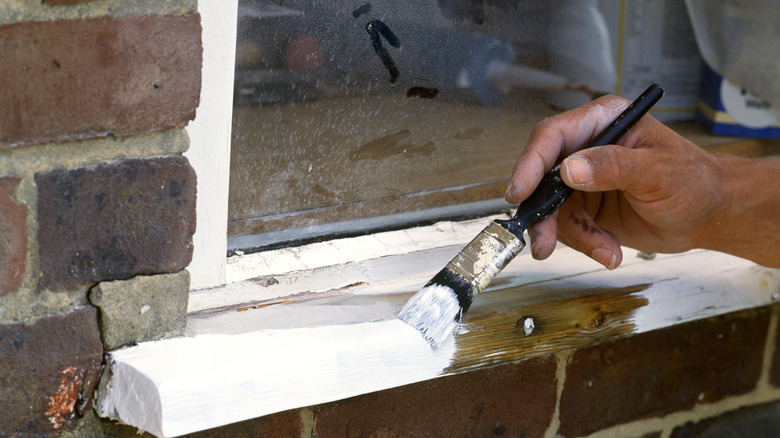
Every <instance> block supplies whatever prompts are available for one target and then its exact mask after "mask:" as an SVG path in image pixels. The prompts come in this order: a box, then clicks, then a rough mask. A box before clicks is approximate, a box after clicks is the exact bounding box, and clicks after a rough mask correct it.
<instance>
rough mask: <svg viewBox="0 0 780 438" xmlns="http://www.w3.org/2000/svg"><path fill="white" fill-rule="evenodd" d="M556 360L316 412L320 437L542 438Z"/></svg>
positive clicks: (553, 389) (473, 374)
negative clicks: (540, 437)
mask: <svg viewBox="0 0 780 438" xmlns="http://www.w3.org/2000/svg"><path fill="white" fill-rule="evenodd" d="M555 371H556V360H555V358H554V357H550V356H548V357H544V358H538V359H531V360H527V361H524V362H519V363H515V364H511V365H504V366H500V367H494V368H489V369H485V370H479V371H473V372H469V373H463V374H458V375H454V376H448V377H442V378H439V379H435V380H432V381H428V382H423V383H419V384H414V385H408V386H404V387H401V388H396V389H391V390H386V391H381V392H378V393H373V394H367V395H363V396H359V397H354V398H351V399H348V400H343V401H338V402H334V403H329V404H325V405H321V406H319V407H317V408H316V413H315V427H316V430H315V434H316V436H317V437H319V438H329V437H339V438H340V437H347V438H348V437H384V438H392V437H421V436H441V437H445V436H446V437H477V436H488V437H489V436H507V437H521V436H523V437H528V438H531V437H538V436H542V435H543V434H544V431H545V430H546V429H547V427H548V426H549V424H550V421H551V419H552V415H553V411H554V410H555V399H556V378H555Z"/></svg>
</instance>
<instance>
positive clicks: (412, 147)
mask: <svg viewBox="0 0 780 438" xmlns="http://www.w3.org/2000/svg"><path fill="white" fill-rule="evenodd" d="M411 135H412V133H411V131H409V130H408V129H402V130H400V131H397V132H394V133H392V134H388V135H385V136H382V137H379V138H377V139H375V140H372V141H370V142H368V143H366V144H364V145H362V146H360V147H359V148H357V149H356V150H354V151H352V153H351V154H350V155H349V159H350V160H352V161H360V160H381V159H384V158H387V157H391V156H393V155H403V156H405V157H414V156H420V155H424V156H428V155H431V154H433V152H434V151H435V150H436V145H435V144H434V142H433V141H429V142H426V143H422V144H416V143H414V142H409V141H404V140H406V139H407V138H408V137H409V136H411Z"/></svg>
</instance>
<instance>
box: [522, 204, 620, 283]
mask: <svg viewBox="0 0 780 438" xmlns="http://www.w3.org/2000/svg"><path fill="white" fill-rule="evenodd" d="M574 198H576V199H571V200H570V201H569V202H566V203H565V204H563V206H561V208H560V210H558V211H557V212H556V213H554V214H553V215H552V216H550V217H548V218H546V219H545V220H543V221H541V222H539V223H537V224H536V225H534V226H532V227H530V228H528V236H529V237H530V238H531V255H532V256H533V258H535V259H536V260H544V259H546V258H548V257H550V255H551V254H552V253H553V250H554V249H555V244H556V242H557V241H558V240H560V241H561V242H563V243H564V244H565V245H567V246H569V247H571V248H573V249H575V250H577V251H580V252H582V253H583V254H585V255H587V256H588V257H590V258H592V259H593V260H595V261H597V262H598V263H600V264H601V265H603V266H604V267H606V268H607V269H610V270H611V269H615V268H617V267H618V266H620V263H621V262H622V261H623V251H622V249H621V248H620V241H619V239H618V238H617V237H616V236H615V235H614V234H612V233H611V232H609V231H607V230H605V229H603V228H601V227H599V226H598V225H596V223H595V221H594V220H593V219H592V218H591V217H590V215H589V214H588V213H587V212H586V211H585V209H584V208H583V203H582V199H581V197H579V196H577V195H575V197H574Z"/></svg>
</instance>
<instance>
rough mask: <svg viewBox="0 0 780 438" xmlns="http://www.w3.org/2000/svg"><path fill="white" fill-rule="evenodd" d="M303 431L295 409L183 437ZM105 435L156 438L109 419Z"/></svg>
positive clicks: (272, 437)
mask: <svg viewBox="0 0 780 438" xmlns="http://www.w3.org/2000/svg"><path fill="white" fill-rule="evenodd" d="M302 431H303V425H302V424H301V418H300V415H299V414H298V410H297V409H294V410H290V411H284V412H279V413H276V414H272V415H268V416H265V417H260V418H255V419H252V420H247V421H241V422H239V423H233V424H228V425H225V426H222V427H217V428H214V429H209V430H204V431H201V432H195V433H191V434H187V435H183V436H182V437H181V438H236V437H241V438H244V437H246V438H250V437H258V438H265V437H267V438H277V437H278V438H287V437H299V436H304V435H303V434H302ZM103 435H104V436H105V438H154V436H153V435H151V434H149V433H140V432H139V431H138V429H136V428H134V427H130V426H124V425H122V424H118V423H115V422H110V421H107V420H106V421H104V423H103Z"/></svg>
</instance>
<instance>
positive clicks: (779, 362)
mask: <svg viewBox="0 0 780 438" xmlns="http://www.w3.org/2000/svg"><path fill="white" fill-rule="evenodd" d="M774 309H775V311H776V312H777V311H780V306H775V307H774ZM769 382H770V383H771V384H772V385H774V386H775V387H780V326H778V327H777V329H776V333H775V351H774V353H773V354H772V365H771V366H770V368H769Z"/></svg>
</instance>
